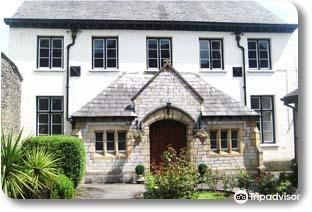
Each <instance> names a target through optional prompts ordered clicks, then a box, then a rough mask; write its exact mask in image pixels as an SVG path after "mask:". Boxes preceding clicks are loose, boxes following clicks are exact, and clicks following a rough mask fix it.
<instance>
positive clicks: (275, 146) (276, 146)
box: [260, 143, 279, 148]
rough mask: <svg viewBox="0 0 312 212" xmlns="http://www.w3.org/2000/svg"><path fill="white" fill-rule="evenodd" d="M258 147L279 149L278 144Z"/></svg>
mask: <svg viewBox="0 0 312 212" xmlns="http://www.w3.org/2000/svg"><path fill="white" fill-rule="evenodd" d="M260 147H263V148H270V147H272V148H278V147H279V145H278V144H275V143H274V144H260Z"/></svg>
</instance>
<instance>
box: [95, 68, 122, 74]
mask: <svg viewBox="0 0 312 212" xmlns="http://www.w3.org/2000/svg"><path fill="white" fill-rule="evenodd" d="M90 72H95V73H110V72H119V69H91V70H90Z"/></svg>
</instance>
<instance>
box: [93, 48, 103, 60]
mask: <svg viewBox="0 0 312 212" xmlns="http://www.w3.org/2000/svg"><path fill="white" fill-rule="evenodd" d="M103 57H104V50H103V49H95V50H94V58H101V59H102V58H103Z"/></svg>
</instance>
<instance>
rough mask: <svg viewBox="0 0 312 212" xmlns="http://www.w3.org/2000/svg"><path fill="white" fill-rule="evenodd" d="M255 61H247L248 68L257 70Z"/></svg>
mask: <svg viewBox="0 0 312 212" xmlns="http://www.w3.org/2000/svg"><path fill="white" fill-rule="evenodd" d="M257 67H258V66H257V60H249V68H257Z"/></svg>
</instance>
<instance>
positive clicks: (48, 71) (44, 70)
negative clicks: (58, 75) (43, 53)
mask: <svg viewBox="0 0 312 212" xmlns="http://www.w3.org/2000/svg"><path fill="white" fill-rule="evenodd" d="M34 72H46V73H50V72H65V69H35V70H34Z"/></svg>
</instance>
